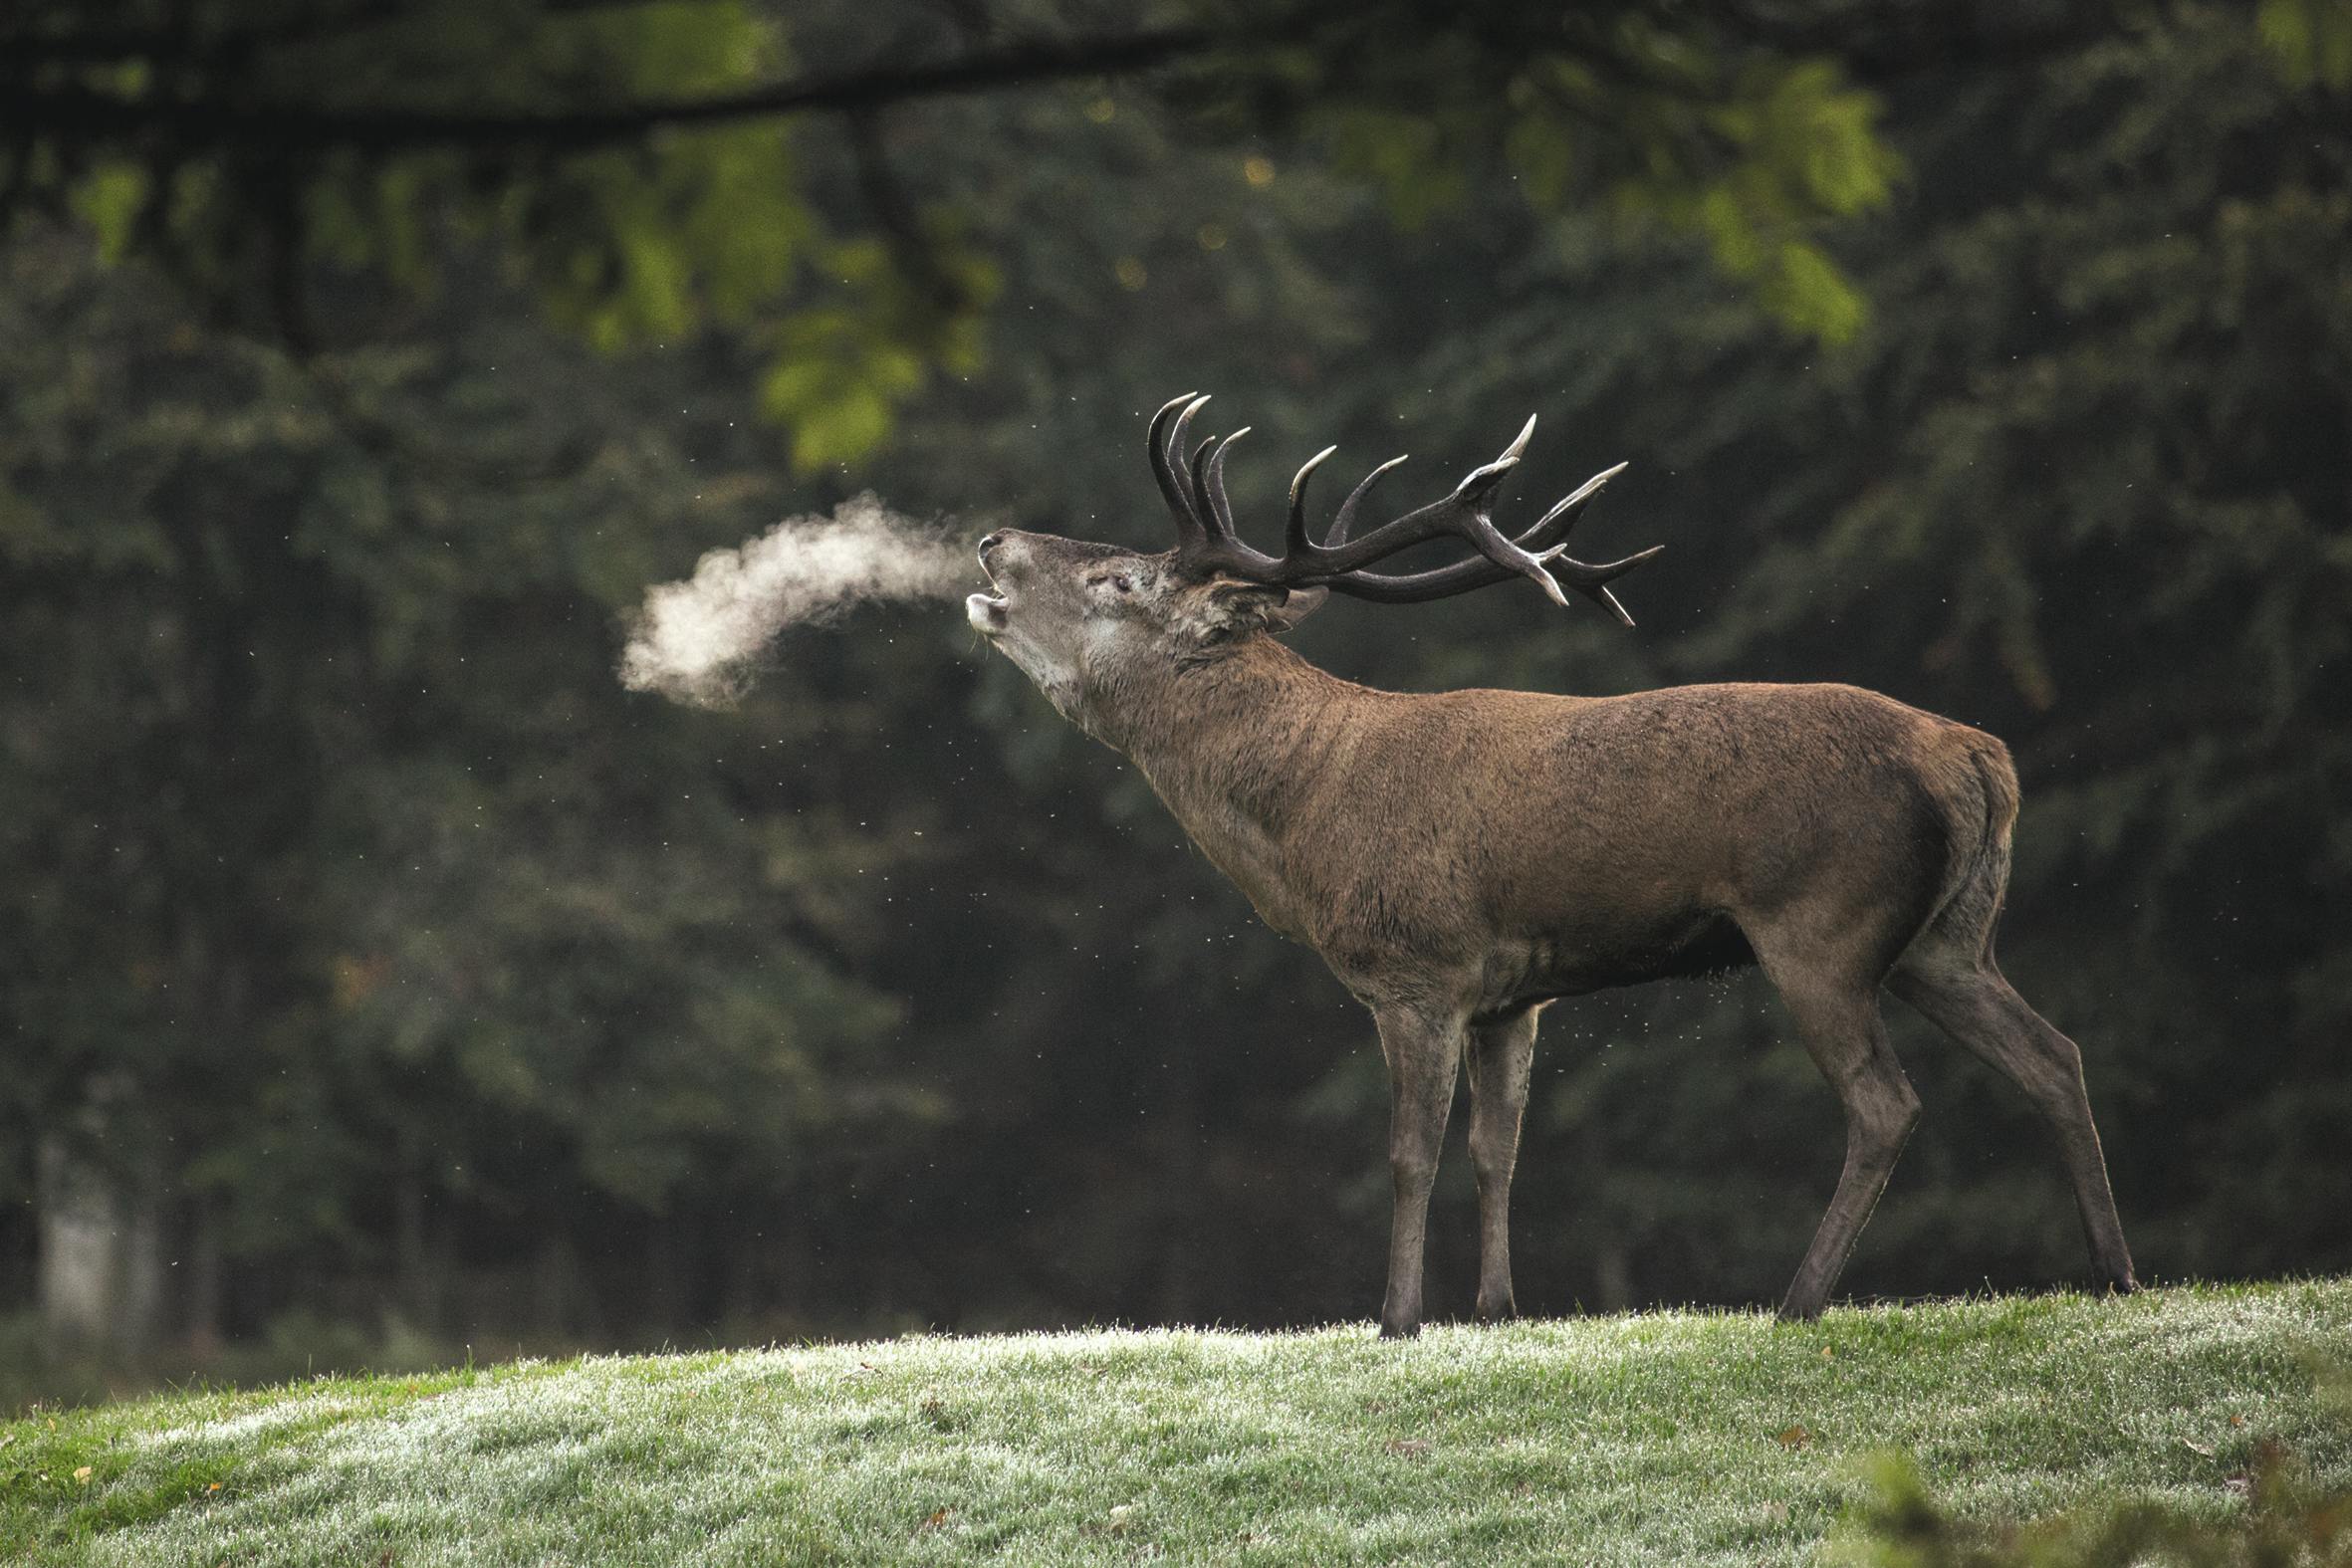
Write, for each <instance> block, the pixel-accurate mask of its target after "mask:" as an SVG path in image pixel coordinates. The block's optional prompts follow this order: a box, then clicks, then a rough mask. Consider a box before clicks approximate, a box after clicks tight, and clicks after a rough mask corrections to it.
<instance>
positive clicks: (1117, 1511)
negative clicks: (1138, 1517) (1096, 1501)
mask: <svg viewBox="0 0 2352 1568" xmlns="http://www.w3.org/2000/svg"><path fill="white" fill-rule="evenodd" d="M1134 1517H1135V1505H1134V1504H1133V1503H1131V1502H1122V1503H1119V1504H1118V1505H1117V1506H1115V1507H1113V1508H1112V1509H1111V1510H1110V1533H1111V1534H1113V1535H1124V1534H1126V1533H1127V1524H1128V1521H1129V1520H1131V1519H1133V1518H1134Z"/></svg>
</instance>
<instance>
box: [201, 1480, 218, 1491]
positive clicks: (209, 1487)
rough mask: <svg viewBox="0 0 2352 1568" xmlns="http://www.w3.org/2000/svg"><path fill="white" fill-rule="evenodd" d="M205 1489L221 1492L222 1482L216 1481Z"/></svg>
mask: <svg viewBox="0 0 2352 1568" xmlns="http://www.w3.org/2000/svg"><path fill="white" fill-rule="evenodd" d="M204 1489H205V1490H206V1491H218V1490H220V1482H219V1481H214V1482H213V1483H212V1484H211V1485H209V1486H207V1487H205V1488H204Z"/></svg>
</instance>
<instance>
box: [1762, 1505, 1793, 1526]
mask: <svg viewBox="0 0 2352 1568" xmlns="http://www.w3.org/2000/svg"><path fill="white" fill-rule="evenodd" d="M1787 1522H1788V1504H1786V1503H1784V1502H1777V1501H1775V1502H1767V1503H1765V1504H1764V1523H1766V1524H1786V1523H1787Z"/></svg>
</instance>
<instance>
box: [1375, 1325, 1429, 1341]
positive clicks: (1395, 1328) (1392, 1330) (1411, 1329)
mask: <svg viewBox="0 0 2352 1568" xmlns="http://www.w3.org/2000/svg"><path fill="white" fill-rule="evenodd" d="M1380 1337H1381V1338H1382V1339H1418V1338H1420V1337H1421V1325H1420V1324H1418V1323H1383V1324H1381V1325H1380Z"/></svg>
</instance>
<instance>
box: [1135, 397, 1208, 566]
mask: <svg viewBox="0 0 2352 1568" xmlns="http://www.w3.org/2000/svg"><path fill="white" fill-rule="evenodd" d="M1197 395H1198V394H1197V393H1193V392H1186V393H1185V394H1184V395H1183V396H1181V397H1174V398H1170V399H1169V400H1168V401H1167V402H1165V403H1162V404H1161V405H1160V409H1159V412H1158V413H1155V414H1153V415H1152V416H1151V431H1150V434H1149V436H1148V437H1147V438H1146V439H1147V441H1148V444H1149V445H1150V447H1151V477H1152V479H1153V481H1154V482H1155V483H1157V484H1158V486H1159V487H1160V499H1161V500H1162V501H1165V502H1166V503H1167V504H1168V515H1169V516H1170V517H1171V518H1173V519H1175V522H1176V537H1177V539H1178V540H1179V541H1182V540H1186V539H1190V538H1191V537H1192V536H1194V535H1195V534H1198V533H1199V532H1200V521H1199V519H1197V518H1195V517H1194V516H1193V515H1192V502H1191V501H1190V500H1189V499H1188V498H1187V497H1186V496H1185V494H1184V484H1183V481H1182V480H1181V479H1179V478H1178V477H1177V474H1176V470H1175V467H1174V466H1173V465H1172V464H1171V463H1170V462H1169V461H1168V445H1169V441H1168V426H1169V423H1170V421H1171V420H1172V419H1173V418H1174V417H1175V415H1176V411H1177V410H1178V409H1180V408H1182V407H1184V406H1185V405H1186V404H1187V403H1191V402H1192V401H1193V399H1194V398H1195V397H1196V396H1197ZM1195 406H1196V407H1197V406H1198V405H1197V404H1195Z"/></svg>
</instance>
